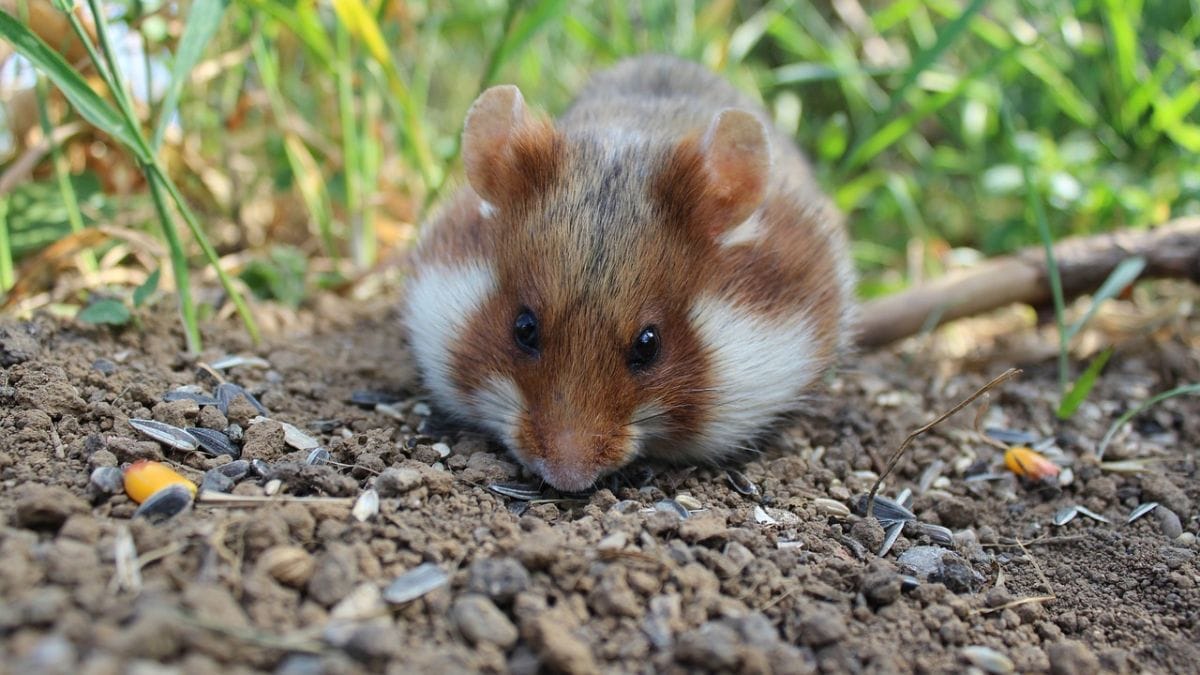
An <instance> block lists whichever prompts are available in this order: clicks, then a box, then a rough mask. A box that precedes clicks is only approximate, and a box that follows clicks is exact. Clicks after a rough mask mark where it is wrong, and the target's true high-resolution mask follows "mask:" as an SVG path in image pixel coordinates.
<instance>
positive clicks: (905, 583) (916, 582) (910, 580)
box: [900, 574, 921, 591]
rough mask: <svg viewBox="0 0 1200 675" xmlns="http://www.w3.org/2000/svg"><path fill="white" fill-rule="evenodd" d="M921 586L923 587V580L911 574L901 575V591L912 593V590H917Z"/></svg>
mask: <svg viewBox="0 0 1200 675" xmlns="http://www.w3.org/2000/svg"><path fill="white" fill-rule="evenodd" d="M920 585H921V580H920V579H918V578H916V577H914V576H913V575H911V574H901V575H900V590H902V591H911V590H914V589H916V587H917V586H920Z"/></svg>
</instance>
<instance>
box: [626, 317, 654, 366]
mask: <svg viewBox="0 0 1200 675" xmlns="http://www.w3.org/2000/svg"><path fill="white" fill-rule="evenodd" d="M658 343H659V337H658V328H657V327H656V326H646V327H645V328H643V329H642V332H640V333H638V336H637V337H636V338H634V339H633V345H632V346H631V347H630V348H629V367H630V368H632V369H633V370H645V369H646V368H649V367H650V366H651V364H653V363H654V360H655V359H657V358H658Z"/></svg>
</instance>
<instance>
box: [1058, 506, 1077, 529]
mask: <svg viewBox="0 0 1200 675" xmlns="http://www.w3.org/2000/svg"><path fill="white" fill-rule="evenodd" d="M1077 515H1079V507H1078V506H1074V505H1072V506H1064V507H1063V508H1061V509H1059V510H1058V511H1056V512H1055V514H1054V524H1055V525H1058V526H1059V527H1062V526H1063V525H1066V524H1067V523H1069V522H1071V521H1072V520H1075V516H1077Z"/></svg>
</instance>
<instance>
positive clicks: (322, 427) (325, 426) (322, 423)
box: [304, 420, 342, 434]
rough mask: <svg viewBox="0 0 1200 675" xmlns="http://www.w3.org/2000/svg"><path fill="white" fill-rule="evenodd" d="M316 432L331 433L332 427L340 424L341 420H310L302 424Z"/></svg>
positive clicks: (334, 427) (335, 427)
mask: <svg viewBox="0 0 1200 675" xmlns="http://www.w3.org/2000/svg"><path fill="white" fill-rule="evenodd" d="M304 426H305V427H308V428H309V429H312V430H313V431H315V432H317V433H318V434H331V433H333V431H334V429H337V428H338V427H340V426H342V421H341V420H312V421H311V422H308V423H307V424H305V425H304Z"/></svg>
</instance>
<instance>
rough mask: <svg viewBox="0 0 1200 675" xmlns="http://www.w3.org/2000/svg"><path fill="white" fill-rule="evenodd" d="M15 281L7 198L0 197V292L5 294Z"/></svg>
mask: <svg viewBox="0 0 1200 675" xmlns="http://www.w3.org/2000/svg"><path fill="white" fill-rule="evenodd" d="M16 281H17V278H16V275H15V274H14V273H13V256H12V244H11V243H10V239H9V233H8V197H7V196H4V197H0V292H4V293H7V292H8V289H10V288H12V287H13V284H14V283H16Z"/></svg>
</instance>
